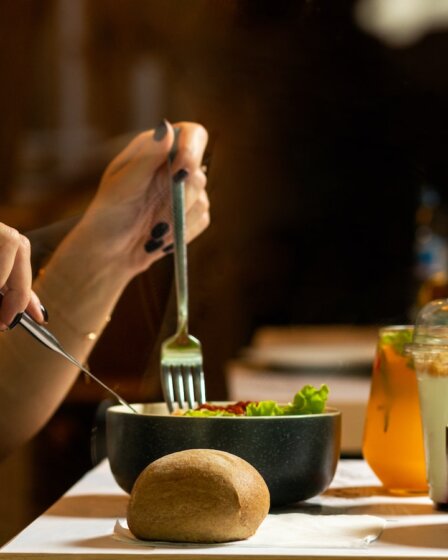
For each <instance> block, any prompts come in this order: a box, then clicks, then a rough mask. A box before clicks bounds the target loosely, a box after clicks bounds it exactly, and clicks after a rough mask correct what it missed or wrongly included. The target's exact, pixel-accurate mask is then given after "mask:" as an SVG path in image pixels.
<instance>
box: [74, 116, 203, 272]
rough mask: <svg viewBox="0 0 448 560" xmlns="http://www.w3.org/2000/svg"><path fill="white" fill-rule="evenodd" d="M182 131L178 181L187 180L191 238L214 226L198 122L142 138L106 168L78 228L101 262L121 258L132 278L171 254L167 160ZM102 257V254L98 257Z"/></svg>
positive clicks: (161, 128)
mask: <svg viewBox="0 0 448 560" xmlns="http://www.w3.org/2000/svg"><path fill="white" fill-rule="evenodd" d="M174 126H175V127H177V128H179V129H180V132H179V137H178V146H177V154H176V157H175V159H174V161H173V163H172V165H171V166H170V173H171V175H172V176H173V177H176V176H177V177H183V178H184V181H185V211H186V239H187V241H191V240H192V239H193V238H195V237H196V236H197V235H199V234H200V233H201V232H202V231H203V230H204V229H205V228H206V227H207V226H208V224H209V221H210V217H209V201H208V197H207V193H206V191H205V186H206V182H207V180H206V176H205V174H204V172H203V170H202V169H201V162H202V158H203V154H204V150H205V147H206V144H207V140H208V134H207V132H206V130H205V129H204V128H203V127H202V126H201V125H198V124H194V123H187V122H182V123H177V124H175V125H170V124H169V123H167V122H166V121H163V123H161V124H160V125H159V126H158V127H157V128H156V129H155V130H151V131H148V132H144V133H142V134H140V135H139V136H137V137H136V138H135V139H134V140H133V141H132V142H131V143H130V144H129V145H128V146H127V147H126V148H125V149H124V150H123V151H122V152H121V153H120V154H119V155H118V156H117V157H116V158H115V159H114V160H113V161H112V162H111V163H110V165H109V166H108V167H107V169H106V171H105V173H104V175H103V178H102V181H101V184H100V187H99V189H98V192H97V194H96V196H95V198H94V200H93V201H92V203H91V204H90V206H89V208H88V209H87V211H86V213H85V215H84V217H83V219H82V220H81V222H80V224H79V225H78V227H79V228H80V232H79V233H81V232H83V231H84V233H85V234H86V235H87V234H88V235H89V237H90V239H91V241H90V245H91V250H92V251H94V252H96V253H97V257H98V258H99V259H100V262H104V261H105V260H106V259H107V260H109V261H110V259H119V261H120V263H121V265H124V266H125V268H126V269H127V270H128V271H129V273H130V274H131V276H133V275H135V274H137V273H138V272H141V271H142V270H145V269H146V268H147V267H148V266H149V265H150V264H151V263H152V262H154V261H155V260H157V259H159V258H161V257H163V256H164V255H165V254H166V253H168V252H170V251H171V250H172V243H173V235H172V223H171V221H172V220H171V178H170V177H169V176H168V166H167V159H168V154H169V152H170V150H171V148H172V145H173V141H174V131H173V127H174ZM100 252H101V254H99V253H100Z"/></svg>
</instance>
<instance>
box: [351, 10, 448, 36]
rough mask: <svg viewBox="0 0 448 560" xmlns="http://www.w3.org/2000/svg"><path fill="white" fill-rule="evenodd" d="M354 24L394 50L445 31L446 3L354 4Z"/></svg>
mask: <svg viewBox="0 0 448 560" xmlns="http://www.w3.org/2000/svg"><path fill="white" fill-rule="evenodd" d="M354 16H355V21H356V22H357V23H358V25H359V26H360V27H361V28H362V29H363V30H364V31H366V32H368V33H371V34H372V35H376V36H377V37H378V38H379V39H380V40H382V41H384V42H385V43H387V44H389V45H390V46H394V47H406V46H408V45H410V44H413V43H415V42H417V41H419V40H420V39H421V38H422V37H423V36H424V35H426V34H427V33H430V32H432V31H440V30H443V29H445V28H447V27H448V0H358V3H357V4H356V6H355V12H354Z"/></svg>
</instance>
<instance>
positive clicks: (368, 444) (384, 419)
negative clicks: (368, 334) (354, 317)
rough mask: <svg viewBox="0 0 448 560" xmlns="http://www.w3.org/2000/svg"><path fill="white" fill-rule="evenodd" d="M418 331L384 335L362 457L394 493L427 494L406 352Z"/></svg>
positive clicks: (403, 328) (406, 328)
mask: <svg viewBox="0 0 448 560" xmlns="http://www.w3.org/2000/svg"><path fill="white" fill-rule="evenodd" d="M412 334H413V327H412V326H410V325H399V326H398V325H397V326H389V327H384V328H381V329H380V330H379V333H378V342H377V348H376V354H375V359H374V362H373V368H372V380H371V388H370V397H369V402H368V405H367V413H366V419H365V425H364V439H363V448H362V452H363V456H364V459H365V460H366V461H367V463H368V464H369V465H370V467H371V469H372V470H373V472H374V473H375V474H376V476H377V477H378V478H379V479H380V481H381V482H382V483H383V486H384V487H385V488H386V489H388V490H389V491H391V492H394V493H420V492H426V491H427V482H426V472H425V452H424V446H423V432H422V422H421V414H420V403H419V393H418V385H417V377H416V373H415V369H414V365H413V360H412V356H410V355H409V354H407V353H406V352H405V348H406V345H407V344H409V343H410V342H411V340H412Z"/></svg>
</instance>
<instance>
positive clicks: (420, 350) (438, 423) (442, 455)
mask: <svg viewBox="0 0 448 560" xmlns="http://www.w3.org/2000/svg"><path fill="white" fill-rule="evenodd" d="M408 350H409V353H410V355H411V356H412V357H413V360H414V363H415V369H416V372H417V381H418V388H419V393H420V404H421V411H422V421H423V435H424V441H425V453H426V465H427V477H428V482H429V497H430V498H431V499H432V500H433V502H434V503H435V504H436V506H437V507H438V508H440V509H448V430H447V426H448V299H440V300H434V301H432V302H430V303H428V304H427V305H425V307H423V308H422V310H421V311H420V313H419V315H418V317H417V321H416V324H415V330H414V337H413V341H412V344H411V345H409V347H408Z"/></svg>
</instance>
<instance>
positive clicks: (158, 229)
mask: <svg viewBox="0 0 448 560" xmlns="http://www.w3.org/2000/svg"><path fill="white" fill-rule="evenodd" d="M169 229H170V226H169V224H167V223H166V222H159V223H158V224H156V225H155V226H154V227H153V228H152V230H151V235H152V237H154V238H155V239H159V237H163V236H164V235H165V234H166V233H168V231H169Z"/></svg>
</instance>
